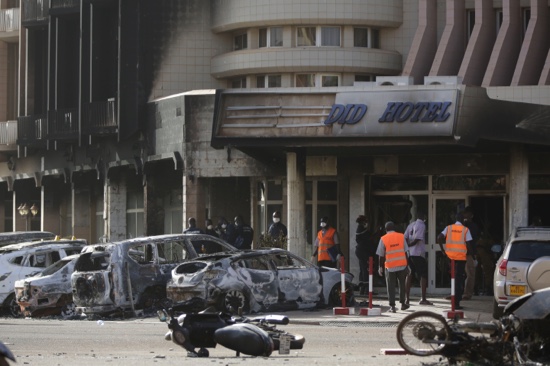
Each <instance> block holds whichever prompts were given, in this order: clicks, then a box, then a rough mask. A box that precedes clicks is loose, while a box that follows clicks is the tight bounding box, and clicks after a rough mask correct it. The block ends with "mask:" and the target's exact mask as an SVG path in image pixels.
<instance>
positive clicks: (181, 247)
mask: <svg viewBox="0 0 550 366" xmlns="http://www.w3.org/2000/svg"><path fill="white" fill-rule="evenodd" d="M157 250H158V256H159V263H180V262H181V261H182V260H186V259H189V256H188V254H187V249H186V246H185V244H184V243H183V242H178V241H166V242H161V243H158V244H157Z"/></svg>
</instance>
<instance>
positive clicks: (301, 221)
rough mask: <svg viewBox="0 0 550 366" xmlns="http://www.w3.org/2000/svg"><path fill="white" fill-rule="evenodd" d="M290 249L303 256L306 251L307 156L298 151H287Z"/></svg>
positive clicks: (305, 254)
mask: <svg viewBox="0 0 550 366" xmlns="http://www.w3.org/2000/svg"><path fill="white" fill-rule="evenodd" d="M286 177H287V178H286V181H287V191H288V192H287V203H288V204H287V215H286V217H287V220H288V225H287V226H288V227H287V229H288V250H289V251H291V252H292V253H294V254H296V255H299V256H300V257H302V258H309V257H311V253H306V243H307V241H306V218H305V209H306V194H305V185H306V166H305V157H303V156H300V155H299V153H296V152H287V153H286Z"/></svg>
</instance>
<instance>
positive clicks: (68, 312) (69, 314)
mask: <svg viewBox="0 0 550 366" xmlns="http://www.w3.org/2000/svg"><path fill="white" fill-rule="evenodd" d="M74 316H76V305H75V304H74V302H71V303H68V304H65V305H63V307H62V308H61V317H62V318H63V319H70V318H73V317H74Z"/></svg>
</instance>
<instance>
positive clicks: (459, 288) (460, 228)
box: [437, 212, 472, 310]
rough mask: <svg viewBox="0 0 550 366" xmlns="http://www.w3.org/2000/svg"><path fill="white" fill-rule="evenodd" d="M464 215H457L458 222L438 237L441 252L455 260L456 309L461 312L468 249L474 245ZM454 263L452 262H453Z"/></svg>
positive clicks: (460, 213) (449, 226)
mask: <svg viewBox="0 0 550 366" xmlns="http://www.w3.org/2000/svg"><path fill="white" fill-rule="evenodd" d="M463 222H464V215H463V213H462V212H459V213H457V214H456V222H455V223H454V224H452V225H448V226H447V227H445V229H443V231H442V232H441V233H440V234H439V235H438V236H437V243H438V244H439V246H440V247H441V252H442V253H445V254H446V255H447V257H448V258H449V259H451V260H454V263H455V290H456V293H455V303H454V305H455V309H457V310H460V309H462V306H461V305H460V302H461V301H462V295H463V293H464V283H465V280H466V258H467V254H468V250H469V249H468V248H469V247H470V245H471V243H472V235H471V234H470V230H468V228H467V227H466V226H464V225H463ZM443 244H445V248H443ZM451 263H452V262H451Z"/></svg>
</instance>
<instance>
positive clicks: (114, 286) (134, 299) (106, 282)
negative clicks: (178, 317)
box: [71, 234, 237, 315]
mask: <svg viewBox="0 0 550 366" xmlns="http://www.w3.org/2000/svg"><path fill="white" fill-rule="evenodd" d="M236 250H237V249H235V248H234V247H233V246H231V245H230V244H228V243H226V242H225V241H223V240H221V239H218V238H215V237H213V236H210V235H205V234H170V235H158V236H150V237H142V238H135V239H128V240H124V241H120V242H114V243H106V244H94V245H89V246H87V247H86V248H85V249H84V250H83V251H82V254H81V255H80V257H79V258H78V260H77V262H76V264H75V270H74V272H73V274H72V276H71V286H72V290H73V301H74V303H75V305H76V311H77V313H86V314H98V315H107V314H110V313H115V312H116V313H118V312H123V313H124V312H126V311H132V312H134V311H135V310H136V309H146V308H149V307H151V306H152V305H153V304H154V303H155V302H156V301H157V300H160V299H164V298H165V297H166V283H167V281H168V280H169V279H170V276H171V270H172V269H173V268H174V267H176V266H177V265H178V264H180V263H182V262H185V261H188V260H191V259H195V258H197V257H198V256H199V255H206V254H210V253H216V252H220V251H236Z"/></svg>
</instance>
